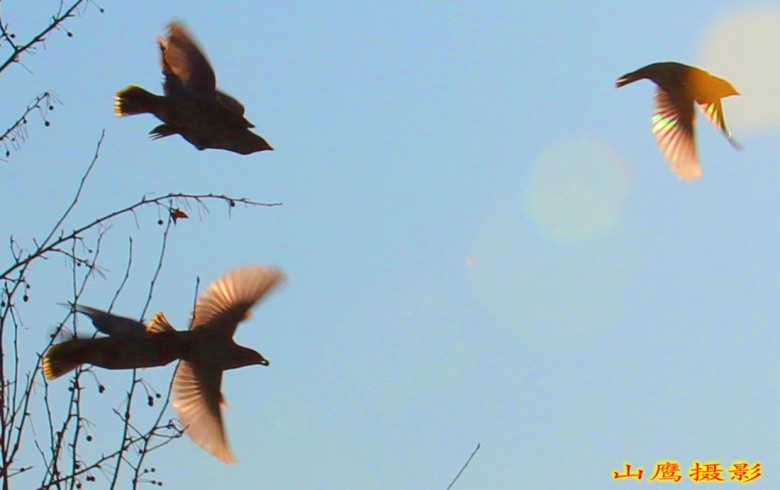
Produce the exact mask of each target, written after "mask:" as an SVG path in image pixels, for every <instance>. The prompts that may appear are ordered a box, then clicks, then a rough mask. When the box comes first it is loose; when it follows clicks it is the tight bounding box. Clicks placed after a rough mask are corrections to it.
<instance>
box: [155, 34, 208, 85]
mask: <svg viewBox="0 0 780 490" xmlns="http://www.w3.org/2000/svg"><path fill="white" fill-rule="evenodd" d="M158 41H159V43H160V49H161V50H162V68H163V75H165V81H164V83H163V88H164V89H165V93H166V95H176V94H177V93H179V92H181V91H182V90H184V91H187V92H189V93H190V94H195V95H214V93H215V91H216V86H217V82H216V76H215V75H214V70H213V69H212V68H211V65H210V64H209V62H208V60H207V59H206V57H205V56H204V55H203V53H202V52H201V51H200V49H199V48H198V46H197V45H196V44H195V43H194V42H193V41H192V39H191V38H190V36H189V34H188V33H187V31H186V30H185V29H184V27H183V26H182V25H181V24H179V23H176V22H172V23H171V24H170V25H169V26H168V38H167V39H162V38H159V39H158Z"/></svg>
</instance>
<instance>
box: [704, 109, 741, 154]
mask: <svg viewBox="0 0 780 490" xmlns="http://www.w3.org/2000/svg"><path fill="white" fill-rule="evenodd" d="M699 107H701V110H702V112H704V115H705V116H707V119H709V120H710V122H711V123H712V125H713V126H715V127H716V128H718V129H719V130H720V131H721V132H722V133H723V135H724V136H725V137H726V139H727V140H729V143H730V144H731V146H733V147H734V148H737V149H742V145H740V144H739V143H738V142H737V140H735V139H734V137H733V136H731V131H729V129H728V128H727V127H726V118H725V117H724V116H723V103H722V102H721V100H720V99H716V100H715V101H714V102H699Z"/></svg>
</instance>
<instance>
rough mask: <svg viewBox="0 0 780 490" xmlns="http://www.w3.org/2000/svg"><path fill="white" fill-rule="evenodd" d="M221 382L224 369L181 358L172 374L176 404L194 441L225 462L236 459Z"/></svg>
mask: <svg viewBox="0 0 780 490" xmlns="http://www.w3.org/2000/svg"><path fill="white" fill-rule="evenodd" d="M221 385H222V371H216V370H213V369H204V368H201V367H198V366H195V365H193V364H192V363H190V362H187V361H181V362H179V365H178V366H177V367H176V374H174V376H173V406H174V408H176V410H178V412H179V417H180V418H181V421H182V423H183V424H184V427H185V431H186V432H187V434H188V435H189V436H190V437H191V438H192V440H193V441H194V442H195V444H197V445H199V446H200V447H202V448H203V449H205V450H206V451H208V452H210V453H211V454H213V455H214V456H216V457H217V458H219V459H220V460H222V461H224V462H225V463H233V462H234V461H235V460H236V459H235V457H234V456H233V453H232V451H231V450H230V447H229V446H228V442H227V435H226V434H225V427H224V426H223V424H222V413H221V410H220V405H221V401H222V396H221V394H220V387H221Z"/></svg>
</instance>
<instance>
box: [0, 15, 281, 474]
mask: <svg viewBox="0 0 780 490" xmlns="http://www.w3.org/2000/svg"><path fill="white" fill-rule="evenodd" d="M96 11H97V12H100V13H102V12H103V9H102V8H101V7H100V6H98V5H97V4H96V3H95V2H93V1H91V0H75V1H72V2H70V3H67V4H66V3H65V2H61V3H60V5H59V9H58V10H57V12H55V13H54V14H53V15H52V17H51V20H50V22H49V23H48V25H46V26H45V27H43V28H42V29H41V30H40V31H39V32H38V33H37V34H35V35H33V36H31V37H30V38H28V39H26V40H20V39H19V36H17V35H16V34H15V33H14V30H13V24H12V23H11V22H9V21H8V20H7V19H5V18H4V17H3V16H2V14H0V59H4V60H5V61H0V74H2V73H3V72H4V71H5V70H6V69H8V68H10V67H12V66H15V65H21V66H23V61H24V59H25V57H26V56H29V55H30V54H32V53H34V52H35V51H36V50H37V49H39V48H41V47H43V46H44V43H45V42H46V41H47V40H50V41H52V42H54V41H57V40H59V39H60V38H57V37H55V36H54V34H56V33H65V35H66V36H68V37H70V36H72V34H71V32H70V31H69V30H68V29H67V25H68V23H69V22H71V21H72V20H73V19H74V18H75V17H78V16H81V15H83V14H87V13H89V14H92V13H94V12H96ZM61 104H62V103H61V102H60V100H59V99H58V98H57V96H55V95H54V93H53V92H52V91H46V92H44V93H41V94H39V95H37V96H35V97H33V99H32V101H31V102H30V103H29V104H28V105H27V106H26V107H24V108H22V109H20V110H21V116H19V117H17V118H14V120H13V121H12V122H11V123H10V125H9V126H8V129H7V130H6V131H5V132H4V133H2V135H0V142H1V143H2V145H3V149H4V156H5V159H6V161H7V162H10V161H11V160H12V153H13V151H14V150H16V149H18V148H20V146H21V145H22V143H24V142H25V141H27V140H28V138H29V134H28V130H27V128H28V124H29V122H30V119H31V118H32V117H35V115H36V114H37V117H38V118H39V119H40V120H41V121H43V124H44V126H48V125H49V117H50V116H51V114H50V112H51V111H52V110H54V108H55V106H56V105H61ZM107 110H109V111H110V110H111V107H108V108H107ZM44 137H45V136H41V138H44ZM104 137H105V131H104V132H103V133H101V134H100V136H99V138H98V139H97V143H96V146H95V149H94V153H93V154H92V158H91V161H89V162H88V164H87V165H86V169H85V170H84V171H83V174H82V177H81V180H80V183H79V185H78V186H77V188H76V189H74V190H73V197H72V200H71V201H70V203H69V205H68V206H67V207H66V209H64V210H62V211H61V212H56V211H55V212H53V213H52V222H53V223H52V225H51V227H50V228H49V229H48V232H46V233H44V234H43V235H42V236H38V237H35V238H31V239H17V238H14V236H13V234H11V233H9V239H8V240H9V242H8V247H9V249H10V261H9V262H8V263H5V264H3V263H2V262H0V270H2V272H0V481H2V488H3V489H7V488H10V486H11V482H12V481H13V484H14V486H15V487H23V488H34V487H35V486H37V487H39V488H82V486H83V485H85V484H88V483H91V482H95V481H98V482H100V487H101V488H105V487H108V488H117V487H119V488H126V487H128V486H130V487H132V488H135V487H137V486H138V485H139V484H142V483H150V484H153V485H159V486H162V481H161V477H159V476H157V472H156V468H155V467H154V466H152V465H151V464H150V462H149V461H148V460H147V458H148V455H149V454H150V453H151V452H153V451H155V450H157V449H159V448H161V447H163V446H165V445H166V444H168V443H169V442H171V441H173V440H174V439H177V438H179V437H180V436H181V435H182V433H183V428H182V426H181V424H180V423H179V422H178V421H177V420H176V419H175V418H173V415H174V414H173V413H172V412H170V411H168V410H167V408H168V402H169V397H170V388H171V386H170V383H169V384H167V385H164V386H153V384H152V383H151V382H149V381H147V380H145V379H144V377H143V376H142V373H141V372H140V371H137V370H133V371H132V372H130V373H129V376H130V380H129V384H128V385H127V386H126V388H125V390H124V392H122V391H121V390H119V389H118V388H117V387H116V386H115V385H113V384H112V386H110V387H109V388H110V389H107V388H106V386H104V385H103V384H102V383H101V381H100V377H101V376H103V375H104V372H99V371H98V370H93V369H92V368H91V367H90V366H85V367H83V368H81V369H77V370H76V372H75V374H74V375H72V376H71V377H69V378H67V379H62V380H58V382H53V383H52V384H49V383H47V382H46V380H45V378H44V376H43V374H42V372H41V368H40V358H41V354H42V353H44V352H46V350H47V349H48V348H49V346H51V345H52V343H54V342H56V341H57V339H58V337H60V336H62V335H66V336H72V335H76V332H77V329H76V327H77V324H78V323H79V319H78V317H77V316H76V315H75V314H74V313H73V311H72V308H63V309H62V311H63V316H62V318H61V319H60V320H59V321H58V323H57V327H56V330H55V331H54V332H53V333H51V332H46V331H45V330H41V329H40V328H35V329H30V330H29V331H28V330H27V329H26V326H25V323H24V318H23V315H22V314H21V313H20V305H22V304H25V303H29V302H32V301H46V302H49V303H58V302H61V303H78V302H79V301H80V299H81V296H82V293H83V292H84V290H85V287H86V286H87V284H89V283H90V282H92V281H94V280H96V279H103V278H106V277H107V276H108V272H107V270H106V269H105V268H104V267H102V266H101V260H102V256H101V252H104V251H105V249H106V247H107V246H109V245H107V244H106V240H105V239H106V237H108V235H109V234H111V233H112V232H114V233H116V228H114V227H113V225H116V224H119V223H121V222H124V221H130V223H132V224H135V228H136V232H137V233H136V235H137V236H139V237H141V239H143V240H144V241H157V247H158V254H157V261H156V264H154V266H153V267H152V268H151V270H153V272H152V273H151V276H150V277H149V279H148V294H147V296H146V298H145V302H144V304H143V305H142V307H141V309H140V314H139V318H143V317H144V316H148V311H147V310H148V307H149V305H150V302H151V300H152V298H153V296H154V294H155V292H156V286H157V284H158V279H159V277H160V275H161V274H162V272H163V269H164V262H165V258H166V254H167V245H168V239H169V236H170V234H171V233H172V232H173V231H174V230H175V225H176V224H177V221H178V220H180V219H185V218H188V217H189V216H190V215H193V217H198V218H200V219H201V220H202V219H204V218H205V217H206V216H207V215H208V213H209V211H210V208H209V206H212V207H214V206H219V207H221V208H222V209H223V210H224V212H225V216H227V217H229V216H230V215H231V213H232V212H233V211H234V208H237V207H238V208H240V209H249V208H258V207H268V206H278V205H279V203H261V202H256V201H253V200H251V199H247V198H236V197H231V196H227V195H217V194H188V193H178V192H171V193H166V194H164V195H155V196H152V195H141V197H140V198H139V199H138V200H137V201H135V202H132V203H129V204H127V205H126V206H124V207H120V208H118V209H115V210H114V211H111V212H109V213H107V214H104V215H102V216H97V217H94V218H91V219H88V220H87V221H86V222H85V223H80V224H79V223H76V224H72V221H74V211H76V210H77V209H78V210H80V211H84V210H83V209H81V208H80V204H81V198H82V197H83V196H84V193H85V192H86V186H85V184H86V183H87V182H88V181H89V179H90V177H91V175H92V172H93V170H94V169H95V167H96V166H97V165H99V162H100V160H101V158H102V155H101V146H102V144H103V140H104ZM41 178H45V175H42V177H41ZM142 192H145V190H139V194H141V193H142ZM239 205H240V206H239ZM87 212H88V210H87ZM191 221H193V222H194V221H195V220H191ZM137 240H138V238H137V237H134V236H133V235H129V236H127V237H126V244H127V249H126V254H127V255H126V256H127V260H126V266H125V269H124V274H123V275H122V276H121V278H118V277H112V278H113V279H118V280H119V284H118V286H117V287H116V290H115V292H114V294H113V301H112V302H111V304H110V305H108V307H106V305H99V306H100V307H101V308H103V309H107V310H111V309H112V308H113V306H114V303H115V302H116V300H117V299H118V298H119V297H120V295H121V293H122V291H123V289H124V288H125V285H126V284H127V282H128V279H129V278H130V277H131V275H132V274H134V273H135V271H137V269H138V265H137V264H136V263H135V262H134V246H135V244H136V241H137ZM54 258H60V259H61V260H64V261H65V263H66V264H67V266H68V270H69V271H70V277H68V278H67V281H68V282H69V289H70V290H71V294H70V296H69V297H66V298H43V297H37V296H36V298H35V299H34V300H33V299H32V298H31V291H32V289H33V287H34V283H35V281H36V279H35V278H42V277H44V278H47V280H48V277H49V276H47V274H52V273H55V274H56V273H57V272H56V271H52V270H51V269H52V267H53V266H54V264H55V263H56V264H57V265H61V263H62V262H61V260H59V261H54V260H51V259H54ZM148 265H149V264H147V266H148ZM193 286H194V289H195V291H194V295H193V301H194V298H195V296H196V294H197V284H194V285H193ZM81 322H84V319H81ZM88 323H89V322H88V321H87V322H86V324H88ZM85 330H86V331H89V332H90V335H91V332H92V329H91V327H87V329H84V328H83V327H82V332H81V333H82V334H83V331H85ZM47 333H51V335H49V336H48V337H47V335H46V334H47ZM23 336H27V338H38V339H39V340H38V342H39V343H40V347H39V349H37V351H36V352H28V351H27V350H25V349H20V344H21V343H22V341H21V338H22V337H23ZM125 376H127V375H125ZM105 412H109V413H112V414H113V420H114V422H115V423H113V424H105V423H103V422H101V425H97V424H95V423H93V422H92V421H91V420H94V414H96V413H105ZM101 420H102V419H101ZM98 434H99V437H98Z"/></svg>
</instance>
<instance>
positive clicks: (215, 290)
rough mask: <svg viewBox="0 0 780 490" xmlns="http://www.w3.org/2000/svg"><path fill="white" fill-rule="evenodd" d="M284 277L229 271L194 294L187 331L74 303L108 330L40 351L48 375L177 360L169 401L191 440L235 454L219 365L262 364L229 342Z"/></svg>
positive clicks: (217, 452) (265, 271)
mask: <svg viewBox="0 0 780 490" xmlns="http://www.w3.org/2000/svg"><path fill="white" fill-rule="evenodd" d="M283 279H284V275H283V274H282V272H281V271H279V270H277V269H273V268H268V267H258V266H250V267H244V268H241V269H236V270H234V271H231V272H229V273H227V274H225V275H224V276H222V277H221V278H220V279H218V280H217V281H216V282H214V283H213V284H212V285H211V286H209V288H208V289H207V290H206V291H205V292H204V293H203V294H202V295H201V296H200V297H199V298H198V301H197V303H196V304H195V310H194V311H193V314H192V321H191V323H190V328H189V330H186V331H180V330H175V329H174V328H173V327H172V326H171V324H170V323H168V320H167V319H166V318H165V315H164V314H163V313H162V312H160V313H157V314H156V315H155V316H154V318H152V320H151V321H150V322H149V323H148V324H146V325H145V324H143V323H141V322H138V321H136V320H133V319H130V318H124V317H120V316H116V315H112V314H111V313H106V312H103V311H100V310H97V309H95V308H89V307H85V306H76V305H74V309H75V310H76V311H78V312H81V313H84V314H86V315H88V316H89V317H90V318H92V321H93V323H94V324H95V326H96V327H97V328H98V330H100V331H101V332H104V333H108V334H109V336H108V337H100V338H88V339H77V338H73V339H70V340H66V341H64V342H62V343H60V344H56V345H53V346H51V348H50V349H49V351H48V352H47V353H46V355H45V356H43V360H42V367H43V373H44V375H45V376H46V378H47V379H49V380H53V379H55V378H57V377H59V376H62V375H63V374H65V373H67V372H69V371H71V370H73V369H75V368H77V367H78V366H80V365H82V364H93V365H95V366H100V367H104V368H107V369H133V368H142V367H152V366H164V365H166V364H168V363H170V362H171V361H174V360H176V359H180V362H179V365H178V366H177V367H176V373H175V374H174V377H173V406H174V407H175V408H176V409H177V410H178V411H179V416H180V417H181V420H182V422H183V424H184V427H185V430H186V432H187V433H188V434H189V435H190V437H191V438H192V440H193V441H195V443H196V444H198V445H199V446H201V447H202V448H204V449H205V450H207V451H209V452H210V453H211V454H213V455H214V456H216V457H217V458H219V459H221V460H222V461H224V462H226V463H232V462H233V461H235V458H234V457H233V453H232V452H231V451H230V447H229V445H228V442H227V436H226V434H225V428H224V426H223V424H222V411H221V407H222V405H224V404H225V402H224V398H223V397H222V392H221V390H220V387H221V386H222V372H223V371H225V370H227V369H236V368H240V367H244V366H249V365H253V364H260V365H262V366H268V364H269V363H268V361H267V360H266V359H265V358H264V357H263V356H262V355H261V354H260V353H259V352H257V351H254V350H252V349H248V348H246V347H241V346H240V345H238V344H236V343H235V342H234V341H233V334H234V333H235V331H236V328H237V327H238V324H239V323H240V322H242V321H243V320H246V319H247V318H249V310H250V309H251V308H252V306H254V304H255V303H257V301H259V300H260V298H262V297H263V295H265V294H266V293H267V292H268V291H269V290H270V289H272V288H273V287H274V286H275V285H276V284H278V283H279V282H280V281H282V280H283Z"/></svg>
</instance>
